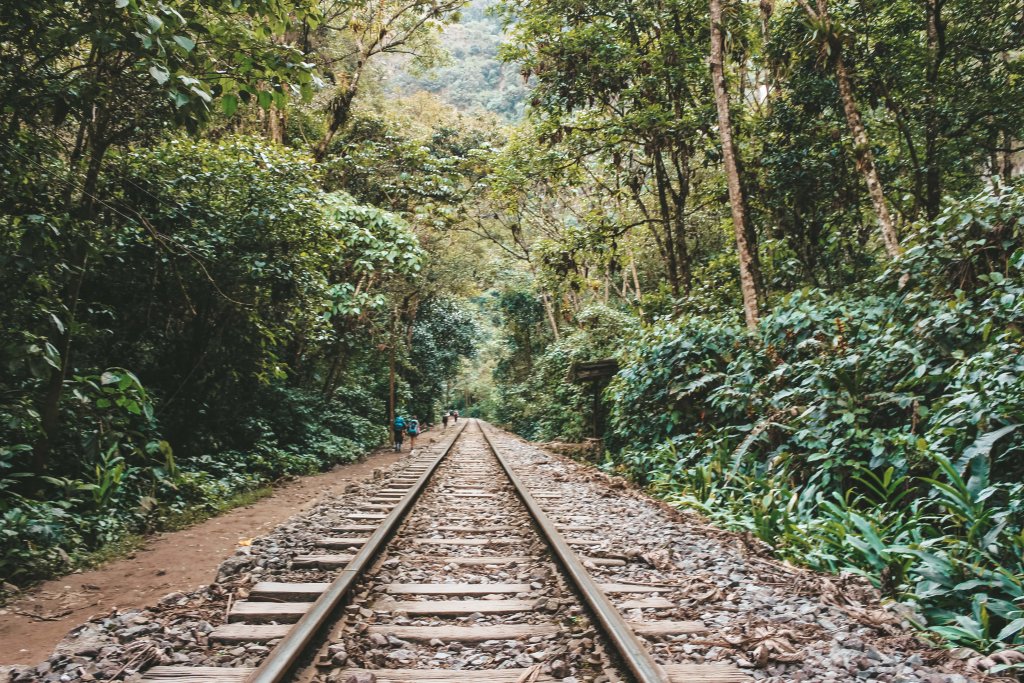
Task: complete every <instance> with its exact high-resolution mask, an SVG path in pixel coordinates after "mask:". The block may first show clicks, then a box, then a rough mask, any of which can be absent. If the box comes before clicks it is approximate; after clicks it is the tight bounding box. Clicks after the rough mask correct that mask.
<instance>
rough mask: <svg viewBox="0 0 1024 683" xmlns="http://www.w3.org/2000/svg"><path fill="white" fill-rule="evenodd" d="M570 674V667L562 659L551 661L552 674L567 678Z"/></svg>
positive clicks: (556, 676)
mask: <svg viewBox="0 0 1024 683" xmlns="http://www.w3.org/2000/svg"><path fill="white" fill-rule="evenodd" d="M568 674H569V667H567V666H566V665H565V662H564V661H563V660H561V659H556V660H554V661H552V662H551V675H552V676H554V677H555V678H565V677H566V676H567V675H568Z"/></svg>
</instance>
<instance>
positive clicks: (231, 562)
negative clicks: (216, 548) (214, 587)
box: [217, 555, 252, 583]
mask: <svg viewBox="0 0 1024 683" xmlns="http://www.w3.org/2000/svg"><path fill="white" fill-rule="evenodd" d="M251 566H252V558H251V557H247V556H242V555H234V556H232V557H229V558H228V559H226V560H224V561H223V562H221V563H220V567H219V568H218V569H217V582H218V583H221V582H224V581H226V580H227V579H229V578H231V577H232V576H234V575H235V574H238V573H240V572H241V571H242V570H243V569H248V568H249V567H251Z"/></svg>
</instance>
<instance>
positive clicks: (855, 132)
mask: <svg viewBox="0 0 1024 683" xmlns="http://www.w3.org/2000/svg"><path fill="white" fill-rule="evenodd" d="M797 1H798V2H799V3H800V6H801V7H803V8H804V11H805V12H807V14H808V16H810V17H811V19H812V20H814V21H816V22H818V23H820V24H822V25H823V28H824V29H825V31H826V34H827V36H828V38H827V40H828V42H829V47H830V49H831V52H832V55H833V57H834V61H835V72H836V84H837V85H838V86H839V98H840V99H841V100H842V103H843V113H844V114H845V115H846V125H847V127H848V128H849V129H850V135H851V136H852V137H853V154H854V157H855V158H856V161H857V170H859V171H860V173H861V175H862V176H863V177H864V183H865V184H866V185H867V186H868V196H870V197H871V206H872V207H874V210H875V218H876V219H877V221H878V228H879V230H880V231H881V233H882V241H883V242H884V243H885V251H886V253H887V254H888V255H889V257H890V258H896V257H897V256H899V255H900V252H901V251H902V250H901V248H900V242H899V237H897V236H896V227H895V226H894V225H893V221H892V215H891V214H890V213H889V205H888V204H886V203H885V192H884V191H883V189H882V180H881V178H879V176H878V169H877V168H876V167H875V155H874V153H872V151H871V140H870V139H869V138H868V132H867V130H866V129H865V128H864V121H863V120H862V119H861V115H860V108H859V107H858V106H857V98H856V96H855V95H854V93H853V79H852V78H851V76H850V72H849V69H848V68H847V66H846V60H845V59H843V46H842V44H841V43H840V42H839V40H838V39H837V38H836V36H835V34H834V33H833V31H832V20H831V19H830V18H829V13H828V0H817V2H818V9H817V11H815V10H814V9H813V8H811V6H810V5H809V4H808V3H807V0H797ZM925 163H926V164H927V161H926V162H925Z"/></svg>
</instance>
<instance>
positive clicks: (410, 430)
mask: <svg viewBox="0 0 1024 683" xmlns="http://www.w3.org/2000/svg"><path fill="white" fill-rule="evenodd" d="M405 433H406V434H408V435H409V452H410V453H411V452H412V451H414V450H415V449H416V437H417V436H419V435H420V421H419V420H417V419H416V416H415V415H413V416H412V419H411V420H409V426H408V427H407V428H406V430H405Z"/></svg>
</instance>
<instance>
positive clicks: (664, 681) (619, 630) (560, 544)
mask: <svg viewBox="0 0 1024 683" xmlns="http://www.w3.org/2000/svg"><path fill="white" fill-rule="evenodd" d="M478 424H479V421H478ZM480 431H481V432H482V433H483V435H484V440H486V441H487V445H488V446H490V448H491V451H492V452H493V453H494V457H496V458H497V459H498V462H499V463H501V467H502V469H504V470H505V474H506V475H508V478H509V480H510V481H511V482H512V485H513V486H514V487H515V489H516V493H517V494H518V495H519V497H520V499H522V501H523V504H524V505H526V508H527V509H528V510H529V511H530V515H531V516H532V517H533V520H534V522H536V523H537V526H538V527H539V528H540V531H541V533H542V534H544V537H545V538H546V539H547V542H548V545H549V546H550V547H551V551H552V553H553V554H554V556H555V559H556V560H557V561H558V563H559V564H560V565H562V568H563V569H564V570H565V573H566V574H568V575H569V578H570V579H571V580H572V582H573V585H575V586H576V590H577V591H578V592H579V594H580V596H581V597H582V598H583V601H584V602H585V603H586V604H587V606H588V607H589V608H590V610H591V612H593V614H594V616H595V617H597V621H598V623H599V624H600V626H601V630H602V631H604V634H605V636H607V638H608V640H610V641H611V643H612V645H613V646H614V647H615V650H616V652H617V653H618V655H619V657H620V658H621V659H622V661H623V663H625V665H626V667H627V668H628V669H629V671H630V673H632V674H633V677H634V678H635V679H636V680H637V681H638V683H671V679H669V677H668V674H667V673H666V672H665V670H664V669H662V668H661V665H659V664H658V663H657V662H656V661H654V657H652V656H651V653H650V652H648V651H647V648H645V647H644V646H643V644H642V643H641V642H640V640H639V639H638V638H637V637H636V635H635V634H634V633H633V629H632V628H630V626H629V624H628V623H627V622H626V620H625V619H624V618H623V617H622V614H621V613H620V612H619V610H618V609H617V608H616V607H615V605H613V604H612V603H611V601H610V600H609V599H608V596H607V595H605V593H604V591H603V590H601V587H600V586H599V585H598V584H597V582H596V581H594V579H593V578H592V577H591V576H590V573H589V572H587V570H586V568H585V567H584V566H583V563H582V562H581V561H580V559H579V557H578V556H577V555H576V553H575V552H574V551H573V549H572V548H571V547H570V546H569V544H568V543H566V541H565V538H564V537H563V536H562V534H561V533H560V532H559V531H558V529H557V528H556V527H555V525H554V523H553V522H552V521H551V519H550V518H549V517H548V516H547V513H545V512H544V510H543V509H541V507H540V505H538V504H537V501H536V500H535V499H534V498H533V496H532V495H530V492H529V490H528V489H527V488H526V484H524V483H523V481H522V480H521V479H520V478H519V475H517V474H516V473H515V471H513V469H512V467H511V466H510V465H509V463H508V461H507V460H505V457H504V456H503V455H502V454H501V452H500V451H499V450H498V449H497V448H495V447H494V443H493V442H492V441H491V437H490V435H489V434H488V433H487V431H486V430H485V429H484V428H483V426H482V424H481V425H480Z"/></svg>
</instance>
